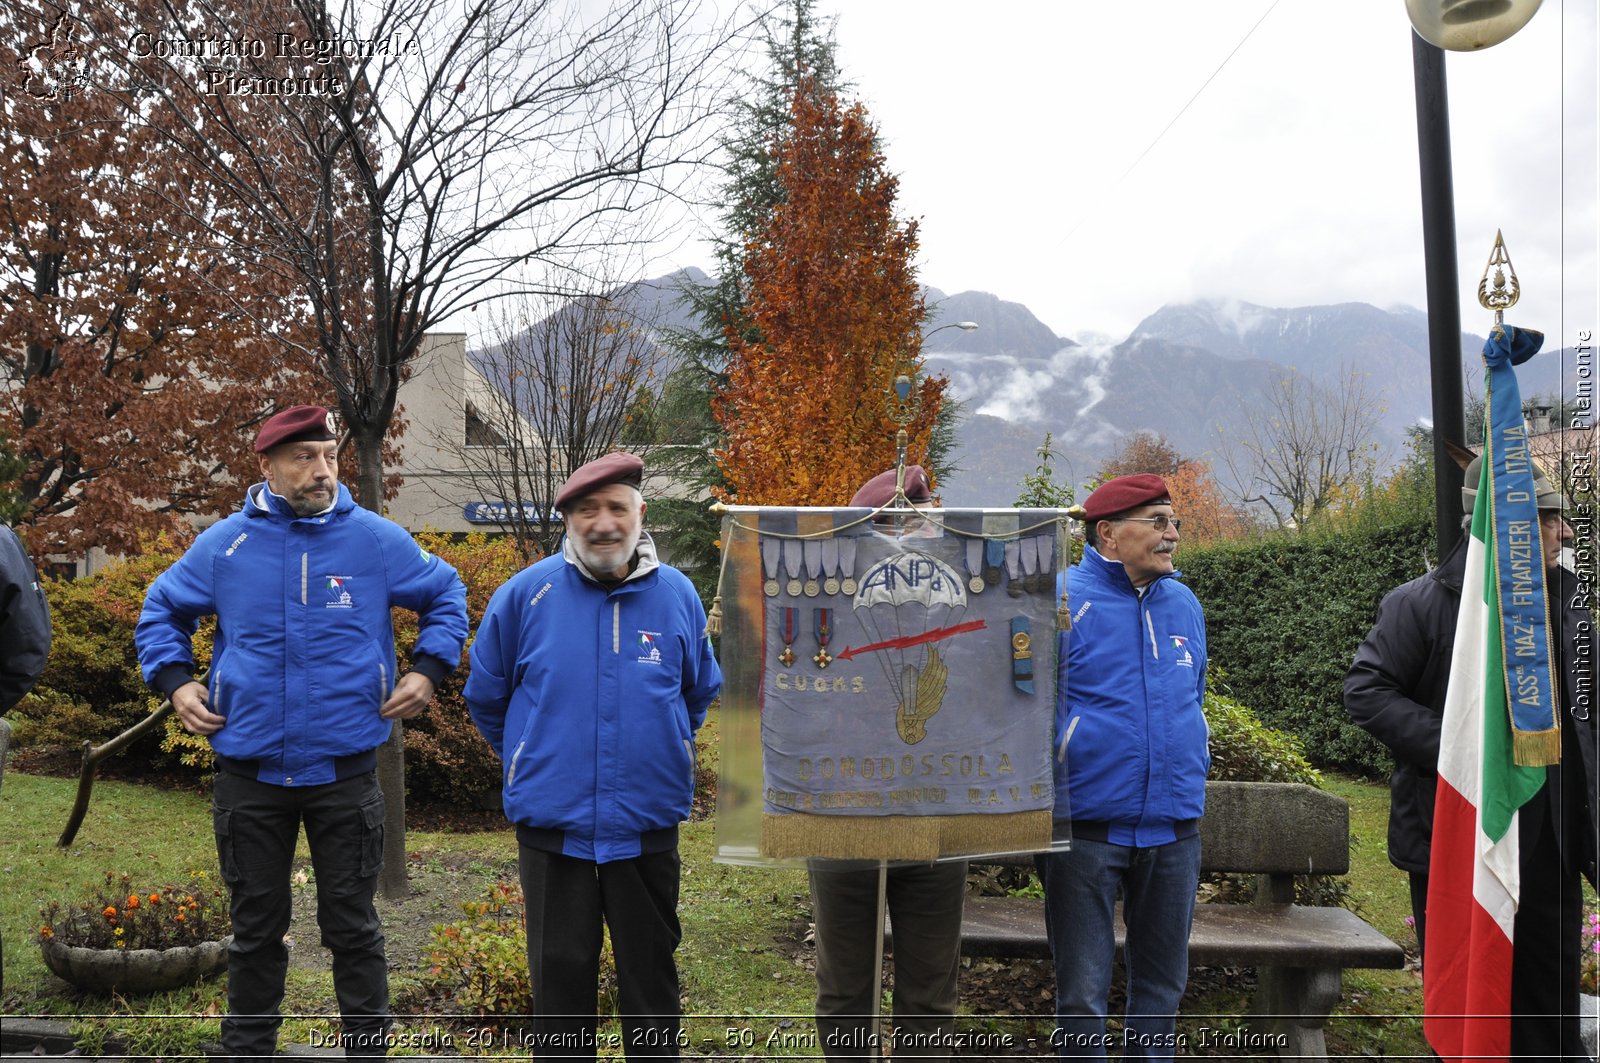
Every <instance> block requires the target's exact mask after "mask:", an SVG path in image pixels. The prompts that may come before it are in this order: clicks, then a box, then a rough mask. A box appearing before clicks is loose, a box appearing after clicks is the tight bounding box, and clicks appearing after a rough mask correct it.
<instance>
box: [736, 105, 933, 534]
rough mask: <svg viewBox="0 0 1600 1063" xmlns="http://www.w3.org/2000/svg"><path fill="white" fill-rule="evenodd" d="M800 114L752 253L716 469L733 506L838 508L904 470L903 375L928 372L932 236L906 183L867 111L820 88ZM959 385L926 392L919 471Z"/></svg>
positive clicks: (913, 441) (916, 429)
mask: <svg viewBox="0 0 1600 1063" xmlns="http://www.w3.org/2000/svg"><path fill="white" fill-rule="evenodd" d="M792 118H793V121H792V124H791V125H790V126H789V127H788V128H787V129H786V130H783V131H782V132H780V134H779V136H778V137H777V138H776V140H775V142H774V144H773V155H774V157H775V159H776V161H777V179H778V183H779V187H780V189H781V192H782V199H781V201H780V202H779V203H778V204H777V205H776V206H775V207H774V208H773V210H772V213H771V216H770V218H769V220H768V222H767V224H766V225H765V226H764V227H763V228H762V229H760V230H758V231H756V232H755V233H754V234H753V235H752V236H751V237H750V238H749V239H748V240H747V241H746V243H745V255H744V262H743V277H742V287H743V292H742V294H743V296H744V307H745V311H746V316H745V321H744V322H743V323H742V324H743V326H744V327H742V328H741V327H738V326H737V325H736V324H730V326H729V328H728V331H727V348H728V364H727V374H726V383H725V384H724V386H723V387H722V389H721V390H720V392H719V393H718V394H717V396H716V398H715V401H714V403H713V411H714V413H715V415H716V418H717V423H718V424H719V425H720V426H721V428H722V430H723V431H724V432H725V433H726V443H725V445H724V446H722V447H720V448H719V449H718V450H717V451H716V460H717V462H718V465H719V467H720V469H721V472H722V474H723V477H724V479H725V482H726V487H725V488H724V489H723V490H722V491H721V492H720V493H721V494H722V497H724V498H725V499H726V500H728V501H732V502H737V503H740V504H744V505H791V506H837V505H843V504H844V503H845V502H847V501H848V500H849V498H850V496H851V495H852V494H854V493H855V490H856V488H858V487H859V486H860V485H861V484H862V483H863V482H864V481H866V480H867V479H869V478H870V477H872V476H874V475H876V474H877V473H879V472H882V471H883V470H884V469H885V468H887V467H888V466H890V465H892V464H893V463H894V458H895V452H894V437H895V429H896V427H897V426H896V425H895V424H894V422H893V421H891V420H890V417H889V413H888V409H887V406H886V404H885V401H884V399H885V396H886V394H887V392H888V390H889V388H890V386H891V384H892V382H893V380H894V378H895V377H896V376H897V375H898V374H901V373H907V374H912V375H913V376H914V377H915V374H918V373H920V371H921V369H922V358H921V326H922V322H923V318H924V316H925V313H926V311H925V309H924V306H923V301H922V296H921V294H920V292H919V289H918V286H917V280H916V269H915V267H914V265H913V264H912V257H913V256H914V255H915V253H916V250H917V226H916V222H915V221H904V222H902V221H901V220H900V219H898V218H897V217H896V216H895V213H894V206H895V196H896V193H897V191H898V188H899V181H898V180H897V179H896V178H895V177H894V175H893V174H891V173H890V172H889V171H888V167H887V163H886V160H885V158H884V155H883V153H882V152H881V151H880V150H879V148H878V145H877V138H876V133H875V131H874V129H873V126H872V124H871V122H870V121H869V119H868V117H867V112H866V109H865V108H864V107H863V106H862V105H861V104H859V103H856V104H853V105H851V106H849V107H848V108H846V107H843V106H842V105H841V104H840V102H839V99H838V97H837V96H836V95H835V94H834V93H832V92H831V91H828V90H827V89H825V88H823V87H820V86H819V85H818V84H817V83H816V82H815V81H814V80H812V79H809V78H807V79H803V80H802V81H801V82H800V83H799V85H798V86H797V89H796V91H795V92H794V94H793V96H792ZM946 383H947V382H946V381H945V380H944V378H942V377H941V378H934V379H928V378H922V379H920V380H919V383H918V387H919V389H920V397H921V406H920V410H919V412H918V414H917V416H916V417H915V419H914V420H913V421H912V423H911V424H910V425H908V426H907V430H908V432H909V435H910V446H909V449H908V460H909V461H911V462H917V461H919V460H921V459H922V457H923V456H924V455H925V454H926V452H927V449H928V442H929V437H930V435H931V433H932V430H933V424H934V420H935V418H936V417H937V416H938V412H939V407H940V404H941V402H942V401H943V398H944V392H945V386H946Z"/></svg>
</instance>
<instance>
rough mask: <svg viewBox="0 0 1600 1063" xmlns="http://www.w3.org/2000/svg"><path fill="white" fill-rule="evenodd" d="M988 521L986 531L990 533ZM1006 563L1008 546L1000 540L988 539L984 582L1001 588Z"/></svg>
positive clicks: (984, 548)
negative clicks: (1002, 570)
mask: <svg viewBox="0 0 1600 1063" xmlns="http://www.w3.org/2000/svg"><path fill="white" fill-rule="evenodd" d="M988 530H989V527H988V521H985V522H984V531H985V532H988ZM1005 563H1006V544H1005V543H1003V542H1001V541H1000V540H999V539H986V540H985V541H984V544H983V581H984V582H985V583H987V584H988V585H989V586H991V587H998V586H1000V571H1001V569H1003V568H1004V567H1005Z"/></svg>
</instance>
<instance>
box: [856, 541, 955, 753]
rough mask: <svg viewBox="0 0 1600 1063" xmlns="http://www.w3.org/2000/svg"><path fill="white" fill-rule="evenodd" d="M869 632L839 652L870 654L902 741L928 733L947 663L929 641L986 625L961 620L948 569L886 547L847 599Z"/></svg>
mask: <svg viewBox="0 0 1600 1063" xmlns="http://www.w3.org/2000/svg"><path fill="white" fill-rule="evenodd" d="M852 605H853V607H854V611H855V616H856V617H857V619H859V620H860V621H861V626H862V628H863V629H864V630H865V631H866V633H867V635H868V637H869V638H871V639H872V642H870V643H869V644H868V645H866V646H862V647H860V648H859V649H854V648H852V649H847V650H845V651H844V652H843V653H841V654H840V655H839V656H840V657H841V658H846V659H848V658H849V657H854V656H856V655H858V654H862V653H873V654H875V655H876V656H877V657H878V662H879V664H880V666H881V667H882V668H883V672H884V676H885V678H886V679H887V680H888V683H889V688H890V689H891V690H892V691H894V695H895V699H896V705H895V731H896V732H898V733H899V735H900V739H901V741H903V742H905V743H906V744H907V745H916V744H917V743H918V742H920V741H922V740H923V739H924V738H926V737H927V736H928V721H929V720H930V719H932V718H933V716H934V714H935V713H937V712H938V711H939V709H940V707H941V706H942V705H943V704H944V696H945V692H946V690H947V689H948V687H949V677H950V669H949V666H948V665H946V664H945V662H944V658H943V657H941V656H940V654H939V651H938V650H937V649H936V648H935V647H934V646H933V643H934V642H936V641H938V640H940V639H946V638H950V637H951V636H954V635H958V634H961V633H962V632H964V631H973V630H977V629H979V628H982V627H985V626H986V625H985V624H984V622H983V621H981V620H975V621H973V622H971V623H970V624H963V623H962V622H961V617H962V614H964V613H965V612H966V609H967V591H966V588H965V587H964V586H963V585H962V582H961V577H960V576H959V575H957V574H956V572H955V570H954V569H952V568H950V566H948V565H946V564H945V563H944V562H943V561H940V560H939V559H938V558H936V557H931V556H929V555H928V554H924V553H921V552H919V551H915V550H908V551H904V552H902V553H898V554H892V555H890V556H889V557H886V558H884V559H883V560H882V561H880V562H878V563H877V564H876V565H874V566H872V567H871V568H870V569H868V570H867V573H866V575H865V576H864V577H863V578H862V580H861V587H860V589H859V590H858V591H857V592H856V595H855V598H854V600H853V602H852Z"/></svg>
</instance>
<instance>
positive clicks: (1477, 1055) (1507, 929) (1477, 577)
mask: <svg viewBox="0 0 1600 1063" xmlns="http://www.w3.org/2000/svg"><path fill="white" fill-rule="evenodd" d="M1488 481H1489V462H1487V461H1486V462H1484V463H1483V479H1482V481H1481V482H1480V483H1479V485H1478V499H1479V501H1480V503H1483V502H1486V501H1487V500H1488V499H1489V497H1490V489H1489V482H1488ZM1490 512H1491V507H1490V506H1489V505H1487V504H1479V505H1477V506H1475V507H1474V513H1473V518H1472V538H1471V540H1470V541H1469V542H1468V545H1467V568H1466V575H1465V576H1464V577H1463V579H1462V583H1461V613H1460V616H1459V617H1458V619H1457V621H1456V640H1455V652H1454V655H1453V657H1452V659H1451V663H1450V686H1449V691H1448V693H1447V694H1446V695H1445V708H1444V730H1443V733H1442V735H1441V737H1440V744H1439V795H1438V804H1437V807H1436V809H1435V812H1434V818H1433V855H1432V864H1431V867H1430V870H1429V876H1428V920H1427V955H1426V956H1424V957H1423V963H1422V970H1423V976H1422V997H1423V1011H1424V1017H1423V1032H1424V1033H1425V1034H1426V1035H1427V1038H1428V1043H1429V1044H1430V1045H1432V1046H1433V1050H1434V1051H1435V1052H1437V1053H1438V1054H1439V1055H1440V1057H1442V1058H1443V1059H1446V1060H1458V1059H1479V1060H1481V1059H1505V1058H1507V1057H1508V1056H1509V1055H1510V1054H1511V1019H1510V1012H1511V930H1512V921H1513V919H1514V918H1515V917H1516V912H1517V896H1518V892H1519V883H1518V877H1519V874H1518V865H1517V813H1518V809H1520V808H1521V807H1522V806H1523V805H1524V804H1526V803H1527V802H1528V800H1529V799H1530V798H1532V797H1533V795H1534V794H1535V793H1536V792H1538V789H1539V787H1540V786H1541V785H1542V784H1543V783H1544V780H1545V774H1546V773H1545V769H1544V768H1523V767H1518V766H1517V765H1516V764H1514V763H1513V762H1512V757H1511V716H1510V711H1509V704H1508V699H1507V692H1506V671H1505V654H1504V650H1503V648H1502V647H1503V642H1502V638H1501V630H1500V624H1501V617H1502V615H1503V613H1502V610H1501V608H1500V593H1499V588H1498V586H1497V585H1496V582H1495V571H1494V558H1495V557H1496V554H1497V552H1496V550H1495V543H1494V537H1495V528H1494V523H1493V521H1492V519H1491V517H1490ZM1535 548H1537V543H1536V544H1535Z"/></svg>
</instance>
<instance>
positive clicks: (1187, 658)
mask: <svg viewBox="0 0 1600 1063" xmlns="http://www.w3.org/2000/svg"><path fill="white" fill-rule="evenodd" d="M1167 638H1169V639H1171V640H1172V648H1173V649H1174V650H1175V651H1177V653H1178V657H1177V659H1176V661H1175V662H1174V663H1176V664H1177V666H1178V667H1179V668H1193V667H1194V654H1192V653H1190V652H1189V639H1188V638H1187V637H1186V636H1183V635H1168V636H1167Z"/></svg>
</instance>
